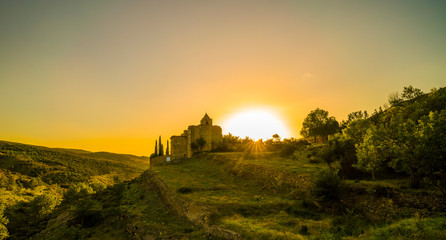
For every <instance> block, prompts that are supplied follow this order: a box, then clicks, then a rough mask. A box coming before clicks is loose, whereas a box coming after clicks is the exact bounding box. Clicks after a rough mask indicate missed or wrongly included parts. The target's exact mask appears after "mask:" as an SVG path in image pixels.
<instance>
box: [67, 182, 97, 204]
mask: <svg viewBox="0 0 446 240" xmlns="http://www.w3.org/2000/svg"><path fill="white" fill-rule="evenodd" d="M92 193H94V190H93V188H92V187H91V186H90V185H88V184H86V183H78V184H76V185H72V186H70V188H69V189H68V191H66V192H65V193H64V195H63V199H64V200H63V201H64V202H67V203H73V202H75V201H77V200H79V199H82V198H85V197H86V196H88V195H89V194H92Z"/></svg>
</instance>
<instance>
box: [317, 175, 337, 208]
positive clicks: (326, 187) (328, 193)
mask: <svg viewBox="0 0 446 240" xmlns="http://www.w3.org/2000/svg"><path fill="white" fill-rule="evenodd" d="M313 194H314V196H316V197H318V198H320V199H321V200H322V201H326V202H337V201H339V198H340V196H341V179H340V178H339V176H338V175H337V174H335V173H333V172H330V171H323V172H321V173H319V175H318V176H317V178H316V181H315V183H314V189H313Z"/></svg>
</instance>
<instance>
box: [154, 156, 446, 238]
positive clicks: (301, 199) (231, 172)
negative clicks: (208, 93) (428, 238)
mask: <svg viewBox="0 0 446 240" xmlns="http://www.w3.org/2000/svg"><path fill="white" fill-rule="evenodd" d="M306 156H307V154H306V153H305V152H302V153H301V157H300V158H299V157H298V160H296V159H287V158H281V157H278V156H274V154H259V155H252V154H251V155H246V154H243V153H215V154H202V155H198V156H196V157H193V158H191V159H183V160H178V161H172V162H170V163H163V164H159V165H156V166H154V167H153V168H152V170H153V171H155V172H156V173H157V175H158V176H159V177H160V178H161V179H162V180H163V181H165V182H166V183H167V184H168V186H169V187H170V189H171V190H172V191H173V192H175V196H176V197H177V198H179V199H182V200H183V201H185V202H189V203H190V202H193V203H194V204H198V205H201V206H205V208H206V209H207V212H206V214H207V216H206V220H207V221H208V222H209V223H212V224H216V225H218V226H220V227H223V228H226V229H230V230H233V231H235V232H238V233H240V234H241V235H242V236H243V237H245V238H247V239H354V238H358V237H361V238H364V239H368V238H370V239H376V238H373V236H375V235H376V234H377V233H376V232H377V231H382V230H379V229H383V228H385V227H386V226H387V225H388V224H389V223H392V222H395V224H397V223H398V222H399V221H402V220H403V219H405V218H407V217H411V216H415V215H417V214H419V213H421V212H422V213H423V216H424V217H428V216H438V215H439V214H440V215H441V212H442V211H443V210H439V209H438V208H436V207H432V206H431V207H432V209H430V210H427V211H426V209H424V208H427V207H428V206H427V205H429V204H431V205H435V206H437V205H438V206H441V207H440V208H444V204H442V203H441V199H438V198H436V197H432V196H431V197H432V198H429V197H427V196H425V195H426V192H425V191H424V192H421V191H416V190H410V191H409V190H407V189H406V187H405V186H406V185H407V184H405V182H407V179H393V180H391V181H385V180H383V181H376V182H373V181H365V180H363V181H359V182H358V181H345V182H344V188H345V189H344V190H343V191H344V193H345V194H344V195H343V196H342V197H341V203H338V205H336V208H339V209H337V210H336V211H335V212H332V211H331V210H330V206H329V205H328V206H327V205H323V203H320V202H319V201H318V200H317V199H316V198H314V197H313V196H311V188H312V183H311V182H312V181H313V180H314V178H315V177H316V176H317V175H318V173H320V172H321V171H323V170H324V169H325V170H326V169H328V166H327V165H326V164H323V163H319V162H314V161H312V160H311V158H306ZM225 161H227V162H225ZM249 169H251V170H252V173H247V171H248V172H249ZM259 169H261V170H262V171H261V172H258V170H259ZM265 169H267V170H265ZM265 171H267V173H268V174H269V175H268V174H267V175H266V176H265V174H264V172H265ZM282 171H284V172H287V173H289V174H291V175H294V176H296V177H302V176H304V179H308V180H309V182H305V183H302V185H303V188H304V189H307V190H308V191H300V192H297V193H296V192H290V191H288V189H290V188H289V187H287V186H286V183H282V185H281V186H278V183H280V181H281V179H280V174H283V172H282ZM277 174H279V175H277ZM267 176H269V177H271V178H270V179H268V177H267ZM278 178H279V179H278ZM386 183H387V184H386ZM383 189H384V190H383ZM400 189H403V190H404V189H406V190H407V193H404V192H402V191H400ZM382 191H388V192H391V193H392V194H394V195H397V196H384V195H382V194H383V193H381V192H382ZM299 193H301V194H299ZM398 194H399V195H398ZM408 199H416V200H415V201H418V202H422V203H423V204H425V205H423V204H420V206H414V205H412V204H413V203H412V202H411V201H410V200H408ZM405 201H406V202H405ZM430 201H432V202H430ZM319 203H320V204H322V206H321V205H319ZM429 219H430V218H426V219H424V218H423V221H430V220H429ZM432 221H437V220H435V218H434V219H433V220H432ZM440 225H441V224H440ZM440 225H435V226H436V229H437V231H440V230H438V227H439V226H440ZM378 226H381V227H378ZM441 226H443V225H441ZM440 232H441V231H440ZM410 236H412V235H410ZM410 236H409V237H408V238H409V239H411V238H410ZM413 236H415V235H413ZM390 239H391V238H390ZM401 239H407V238H401ZM413 239H423V238H417V237H416V236H415V237H414V238H413Z"/></svg>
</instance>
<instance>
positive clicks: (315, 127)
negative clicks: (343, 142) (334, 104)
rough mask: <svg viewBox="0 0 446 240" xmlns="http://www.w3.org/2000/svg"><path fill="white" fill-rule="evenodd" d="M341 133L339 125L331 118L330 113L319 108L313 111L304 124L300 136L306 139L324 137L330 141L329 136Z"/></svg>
mask: <svg viewBox="0 0 446 240" xmlns="http://www.w3.org/2000/svg"><path fill="white" fill-rule="evenodd" d="M338 131H339V123H338V122H337V121H336V119H335V118H334V117H329V116H328V112H327V111H325V110H322V109H319V108H316V109H315V110H313V111H311V112H310V113H309V114H308V115H307V117H306V118H305V119H304V122H303V123H302V130H301V131H300V134H302V136H304V137H314V140H315V141H316V137H323V138H325V139H326V140H328V135H331V134H334V133H336V132H338Z"/></svg>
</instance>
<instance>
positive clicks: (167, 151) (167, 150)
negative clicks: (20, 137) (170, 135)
mask: <svg viewBox="0 0 446 240" xmlns="http://www.w3.org/2000/svg"><path fill="white" fill-rule="evenodd" d="M166 155H169V140H167V147H166Z"/></svg>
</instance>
